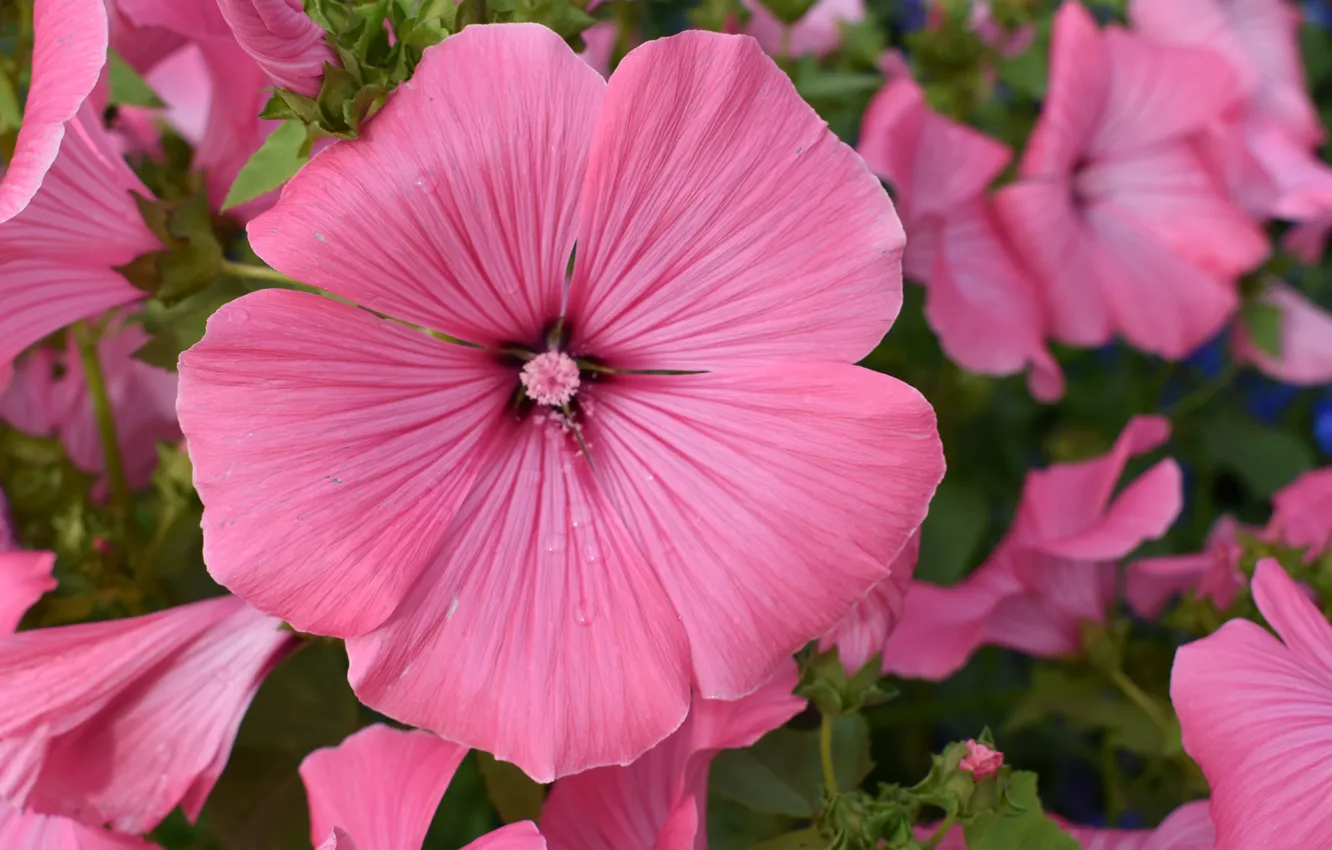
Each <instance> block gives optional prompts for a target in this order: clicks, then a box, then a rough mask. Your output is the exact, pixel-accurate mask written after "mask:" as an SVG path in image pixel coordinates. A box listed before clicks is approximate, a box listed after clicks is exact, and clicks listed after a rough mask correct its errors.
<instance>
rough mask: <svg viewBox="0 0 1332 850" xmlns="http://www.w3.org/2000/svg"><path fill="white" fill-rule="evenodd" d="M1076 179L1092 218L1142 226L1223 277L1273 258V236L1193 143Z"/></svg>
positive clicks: (1102, 166) (1092, 169)
mask: <svg viewBox="0 0 1332 850" xmlns="http://www.w3.org/2000/svg"><path fill="white" fill-rule="evenodd" d="M1076 184H1077V186H1078V189H1079V191H1080V192H1082V193H1083V195H1084V197H1086V198H1088V203H1090V205H1091V207H1090V210H1089V212H1088V215H1089V216H1096V217H1099V216H1102V215H1104V216H1105V217H1107V218H1109V217H1113V218H1115V219H1116V220H1122V221H1125V222H1128V223H1131V224H1133V225H1136V226H1137V227H1138V228H1139V229H1140V230H1142V231H1143V232H1144V233H1146V234H1150V237H1151V238H1152V239H1153V241H1155V242H1158V243H1159V244H1161V245H1162V246H1164V247H1166V248H1168V249H1170V250H1171V251H1172V252H1173V253H1175V254H1176V255H1178V256H1179V257H1181V258H1183V259H1185V260H1187V261H1188V262H1190V263H1191V264H1193V265H1195V266H1198V267H1199V268H1201V269H1204V270H1206V271H1209V272H1212V273H1214V274H1217V275H1219V276H1226V277H1230V276H1236V275H1239V274H1241V273H1243V272H1245V271H1248V270H1250V269H1252V268H1253V267H1254V266H1256V265H1258V264H1259V263H1260V262H1262V260H1263V259H1264V258H1265V257H1266V256H1267V253H1268V243H1267V237H1266V235H1265V234H1264V233H1263V231H1262V230H1261V228H1259V227H1258V225H1257V224H1256V223H1254V221H1253V220H1252V219H1251V218H1249V216H1248V215H1246V214H1245V213H1244V212H1243V211H1242V210H1240V209H1239V208H1238V207H1236V206H1234V205H1233V204H1231V203H1230V201H1229V199H1228V198H1227V197H1226V193H1225V190H1224V187H1223V186H1222V184H1221V183H1220V181H1219V180H1218V179H1217V178H1216V176H1215V175H1213V174H1212V173H1211V172H1210V171H1209V169H1208V166H1207V165H1206V163H1205V161H1204V160H1203V159H1202V157H1201V156H1200V155H1199V154H1198V152H1197V151H1196V150H1195V149H1193V148H1192V147H1190V146H1188V145H1162V146H1160V147H1157V148H1155V149H1154V150H1151V151H1144V152H1142V153H1139V154H1135V155H1134V156H1131V157H1128V158H1124V159H1117V160H1113V161H1107V162H1103V163H1095V164H1093V165H1090V166H1088V167H1086V168H1084V169H1082V170H1081V171H1080V172H1079V174H1078V177H1077V178H1076Z"/></svg>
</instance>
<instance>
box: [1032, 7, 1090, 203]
mask: <svg viewBox="0 0 1332 850" xmlns="http://www.w3.org/2000/svg"><path fill="white" fill-rule="evenodd" d="M1110 86H1111V82H1110V58H1109V52H1108V51H1107V49H1106V46H1105V43H1104V41H1103V39H1102V37H1101V33H1100V32H1099V31H1098V30H1097V28H1096V21H1095V19H1094V18H1092V16H1091V14H1090V13H1088V12H1087V10H1086V9H1084V8H1083V7H1082V4H1080V3H1077V2H1068V3H1064V4H1063V5H1061V6H1060V7H1059V11H1057V12H1055V17H1054V36H1053V40H1052V42H1051V44H1050V92H1049V95H1048V96H1047V97H1046V99H1045V103H1044V104H1043V105H1042V107H1041V115H1040V118H1039V120H1037V122H1036V127H1035V129H1033V130H1032V134H1031V138H1030V139H1028V141H1027V148H1026V150H1025V151H1024V152H1023V154H1022V162H1021V163H1020V164H1019V167H1018V171H1019V173H1020V174H1021V175H1022V176H1023V177H1025V178H1031V177H1039V176H1058V175H1063V174H1067V173H1069V172H1070V171H1072V170H1073V167H1074V166H1075V165H1076V164H1077V163H1078V161H1079V160H1080V159H1081V158H1082V157H1083V155H1084V154H1085V153H1086V151H1087V146H1088V145H1089V144H1090V143H1091V140H1092V139H1093V138H1094V137H1095V135H1096V133H1097V132H1098V128H1099V127H1100V124H1101V116H1102V113H1103V112H1104V110H1105V108H1106V103H1107V101H1108V99H1109V97H1110Z"/></svg>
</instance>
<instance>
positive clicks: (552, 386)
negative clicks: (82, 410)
mask: <svg viewBox="0 0 1332 850" xmlns="http://www.w3.org/2000/svg"><path fill="white" fill-rule="evenodd" d="M518 379H519V380H520V381H522V382H523V389H525V390H526V391H527V397H528V398H530V399H532V400H533V401H535V402H536V403H537V404H548V405H550V406H551V407H563V406H564V405H566V404H568V403H569V401H570V399H572V398H573V397H574V393H576V392H578V364H577V363H575V362H574V359H573V358H572V357H570V356H569V355H567V354H564V353H562V352H559V351H547V352H545V353H544V354H538V355H537V356H536V357H533V358H532V359H531V360H529V361H527V363H526V364H524V366H523V371H522V374H520V375H519V376H518Z"/></svg>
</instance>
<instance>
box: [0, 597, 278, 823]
mask: <svg viewBox="0 0 1332 850" xmlns="http://www.w3.org/2000/svg"><path fill="white" fill-rule="evenodd" d="M280 625H281V623H280V622H279V621H277V620H275V619H272V618H269V617H266V616H264V615H262V614H260V613H259V612H258V611H256V610H255V609H253V608H250V607H249V606H248V605H246V604H245V603H244V602H242V601H241V600H240V599H237V598H236V597H221V598H216V599H209V600H206V601H203V602H197V603H194V604H193V605H185V606H181V607H178V608H172V609H170V610H167V611H161V612H159V613H156V614H149V615H147V616H143V617H132V618H130V619H125V620H112V621H107V622H99V623H86V624H80V625H74V626H62V627H60V628H50V629H36V630H33V631H27V632H20V633H19V634H17V635H13V636H9V637H0V703H3V704H4V705H5V712H4V713H3V716H0V748H8V750H9V751H10V752H11V753H13V752H15V751H16V752H17V753H18V754H19V757H17V758H14V757H12V756H11V759H10V760H9V763H8V764H7V765H5V766H6V767H7V768H8V772H4V771H0V796H4V797H6V798H8V799H10V800H11V801H13V802H15V803H16V804H18V805H22V806H25V807H27V808H30V809H31V810H33V811H37V812H42V813H46V814H57V815H64V816H68V817H74V818H77V819H78V820H80V821H83V822H84V823H88V824H93V825H100V824H103V823H107V824H110V825H111V826H112V828H114V829H116V830H118V831H120V832H126V833H143V832H148V831H149V830H151V829H152V828H153V827H155V826H156V825H157V824H158V822H159V821H161V819H162V818H164V817H165V816H166V815H167V813H168V812H170V811H171V810H172V809H174V808H175V807H176V806H177V805H178V804H179V805H180V806H181V807H182V808H183V809H184V810H185V814H186V815H187V816H188V817H189V818H190V819H191V820H193V819H194V818H195V817H197V816H198V814H199V810H200V809H201V808H202V807H203V803H204V800H205V798H206V797H207V796H208V792H209V791H210V790H211V789H212V787H213V784H214V783H215V782H216V781H217V778H218V776H219V775H220V774H221V773H222V768H223V766H224V765H225V764H226V760H227V756H228V754H229V753H230V751H231V744H232V741H233V740H234V738H235V736H236V731H237V729H238V728H239V726H240V721H241V717H242V715H243V714H244V713H245V709H246V707H247V706H248V705H249V703H250V700H251V699H252V698H253V696H254V694H255V691H256V690H258V688H259V684H260V682H261V681H262V680H263V677H264V675H265V674H266V673H267V672H268V670H269V669H270V668H271V667H272V666H273V665H274V664H275V663H276V661H277V660H278V659H279V658H280V657H281V656H282V654H283V653H284V652H286V651H287V650H288V649H289V648H290V647H291V646H292V645H293V643H294V641H295V636H294V635H292V634H291V633H290V632H284V631H279V626H280ZM16 748H17V749H16Z"/></svg>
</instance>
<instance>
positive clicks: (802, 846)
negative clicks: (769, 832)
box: [750, 826, 828, 850]
mask: <svg viewBox="0 0 1332 850" xmlns="http://www.w3.org/2000/svg"><path fill="white" fill-rule="evenodd" d="M827 846H828V841H827V839H825V838H823V836H821V835H819V831H818V830H817V829H815V828H814V827H812V826H811V827H809V828H808V829H802V830H799V831H797V832H788V833H787V834H786V835H779V836H777V837H776V838H770V839H768V840H767V841H762V842H759V843H758V844H754V845H752V846H751V847H750V850H824V848H826V847H827Z"/></svg>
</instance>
